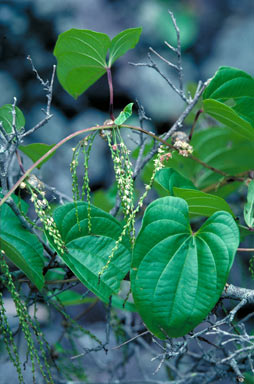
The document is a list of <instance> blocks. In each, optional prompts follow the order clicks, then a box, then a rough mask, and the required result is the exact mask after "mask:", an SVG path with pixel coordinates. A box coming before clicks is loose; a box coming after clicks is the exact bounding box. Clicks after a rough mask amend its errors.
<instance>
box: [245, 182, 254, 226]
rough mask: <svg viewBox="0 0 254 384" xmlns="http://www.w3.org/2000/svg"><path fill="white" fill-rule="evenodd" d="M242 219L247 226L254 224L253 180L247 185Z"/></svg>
mask: <svg viewBox="0 0 254 384" xmlns="http://www.w3.org/2000/svg"><path fill="white" fill-rule="evenodd" d="M243 213H244V220H245V223H246V224H247V225H248V227H250V228H253V226H254V180H251V182H250V184H249V186H248V195H247V203H246V204H245V205H244V211H243Z"/></svg>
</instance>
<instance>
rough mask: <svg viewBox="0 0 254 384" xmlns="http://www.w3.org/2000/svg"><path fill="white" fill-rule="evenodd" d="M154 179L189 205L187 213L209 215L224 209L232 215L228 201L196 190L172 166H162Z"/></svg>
mask: <svg viewBox="0 0 254 384" xmlns="http://www.w3.org/2000/svg"><path fill="white" fill-rule="evenodd" d="M155 180H156V181H157V183H159V184H160V185H161V186H162V187H163V188H164V189H165V190H166V191H168V192H169V194H170V195H173V196H176V197H181V198H182V199H184V200H185V201H186V202H187V204H188V206H189V213H190V214H191V215H195V216H208V217H209V216H211V215H212V214H213V213H215V212H217V211H226V212H229V213H230V214H231V215H232V216H234V214H233V212H232V210H231V208H230V206H229V205H228V203H227V202H226V201H225V200H224V199H222V198H221V197H219V196H215V195H211V194H208V193H205V192H202V191H198V190H197V189H196V187H195V186H194V184H193V183H192V182H191V181H190V180H188V179H186V178H185V177H183V176H182V175H180V173H178V172H176V171H175V170H174V169H172V168H163V169H161V170H160V171H159V172H158V173H157V175H156V178H155Z"/></svg>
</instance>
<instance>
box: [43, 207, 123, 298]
mask: <svg viewBox="0 0 254 384" xmlns="http://www.w3.org/2000/svg"><path fill="white" fill-rule="evenodd" d="M77 215H78V218H79V224H78V223H77ZM90 215H91V226H92V231H91V234H90V235H89V233H88V205H87V203H84V202H77V204H76V205H75V203H70V204H66V205H63V206H61V207H58V208H56V210H55V211H54V219H55V222H56V225H57V227H58V230H59V232H60V234H61V236H62V239H63V241H64V242H65V245H66V247H67V251H66V252H65V253H64V254H63V255H61V258H62V259H63V261H64V262H65V263H66V264H67V265H68V267H69V268H70V269H71V270H72V272H73V273H74V274H75V275H76V276H77V277H78V278H79V279H80V281H81V282H82V283H83V284H84V285H85V286H86V287H87V288H88V289H90V290H91V291H92V292H93V293H94V294H95V295H97V296H98V297H99V298H100V299H101V300H102V301H104V302H108V299H109V297H110V296H111V295H112V294H113V293H117V292H118V290H119V288H120V282H121V280H123V278H124V277H125V276H126V274H127V273H128V271H129V269H130V262H131V253H130V242H129V239H128V238H127V237H126V238H124V239H123V241H122V243H121V244H120V245H119V248H118V250H117V251H116V252H115V254H114V257H113V259H112V261H111V263H110V267H109V268H108V269H106V270H105V272H104V273H103V275H102V276H101V279H100V282H99V280H98V275H99V272H100V271H101V269H102V268H103V267H104V265H105V264H106V263H107V260H108V257H109V255H110V254H111V251H112V249H113V248H114V246H115V243H116V241H117V240H118V238H119V236H120V234H121V232H122V225H121V224H120V223H119V222H118V221H117V220H116V219H115V218H114V217H113V216H111V215H110V214H108V213H106V212H105V211H102V210H101V209H99V208H96V207H94V206H91V210H90ZM47 236H48V238H49V240H50V241H51V244H52V246H54V244H53V242H52V239H51V238H50V236H49V234H47Z"/></svg>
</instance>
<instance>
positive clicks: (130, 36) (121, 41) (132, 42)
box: [108, 28, 142, 67]
mask: <svg viewBox="0 0 254 384" xmlns="http://www.w3.org/2000/svg"><path fill="white" fill-rule="evenodd" d="M141 32H142V28H129V29H126V30H125V31H122V32H120V33H119V34H118V35H116V36H115V37H114V38H113V39H112V42H111V46H110V50H109V60H108V66H109V67H111V66H112V64H113V63H114V62H115V61H116V60H117V59H118V58H119V57H121V56H123V55H124V54H125V53H126V52H127V51H129V50H130V49H132V48H135V46H136V44H137V43H138V41H139V38H140V34H141Z"/></svg>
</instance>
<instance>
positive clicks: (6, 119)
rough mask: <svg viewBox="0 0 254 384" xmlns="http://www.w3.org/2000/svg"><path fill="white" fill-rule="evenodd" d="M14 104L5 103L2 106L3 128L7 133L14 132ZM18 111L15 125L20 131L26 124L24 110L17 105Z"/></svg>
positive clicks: (0, 113)
mask: <svg viewBox="0 0 254 384" xmlns="http://www.w3.org/2000/svg"><path fill="white" fill-rule="evenodd" d="M12 110H13V106H12V105H11V104H5V105H3V106H2V107H1V108H0V121H1V122H2V125H3V128H4V130H5V131H6V132H7V133H14V132H13V128H12V122H13V116H12ZM15 111H16V121H15V126H16V129H17V131H20V130H21V128H24V126H25V123H26V121H25V117H24V115H23V112H22V111H21V110H20V109H19V108H18V107H15Z"/></svg>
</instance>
